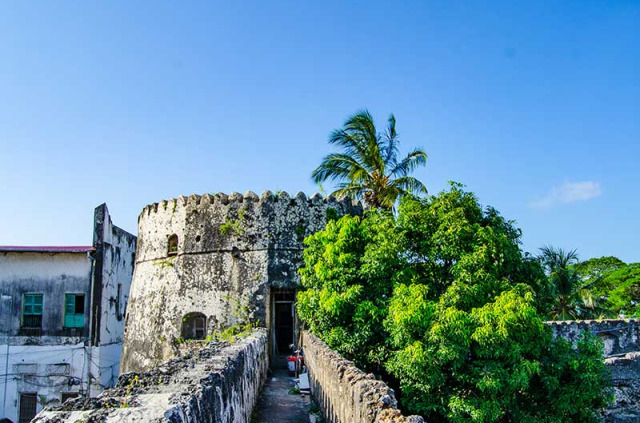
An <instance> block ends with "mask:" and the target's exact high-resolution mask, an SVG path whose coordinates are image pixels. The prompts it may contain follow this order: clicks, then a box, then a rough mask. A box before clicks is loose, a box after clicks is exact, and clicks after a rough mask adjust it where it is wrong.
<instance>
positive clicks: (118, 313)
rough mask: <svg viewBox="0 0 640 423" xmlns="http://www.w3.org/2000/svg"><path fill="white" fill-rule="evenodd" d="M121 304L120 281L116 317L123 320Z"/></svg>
mask: <svg viewBox="0 0 640 423" xmlns="http://www.w3.org/2000/svg"><path fill="white" fill-rule="evenodd" d="M121 304H122V284H121V283H119V284H118V292H117V294H116V319H118V321H120V320H122V312H121Z"/></svg>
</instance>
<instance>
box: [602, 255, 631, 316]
mask: <svg viewBox="0 0 640 423" xmlns="http://www.w3.org/2000/svg"><path fill="white" fill-rule="evenodd" d="M602 285H604V286H610V287H613V288H612V290H611V292H610V293H609V295H608V298H607V303H606V306H607V308H609V309H610V310H611V311H613V312H614V313H615V314H618V315H623V316H625V317H635V318H638V317H640V263H632V264H629V265H626V266H623V267H621V268H619V269H617V270H614V271H612V272H609V273H608V274H606V275H605V276H604V277H603V281H602Z"/></svg>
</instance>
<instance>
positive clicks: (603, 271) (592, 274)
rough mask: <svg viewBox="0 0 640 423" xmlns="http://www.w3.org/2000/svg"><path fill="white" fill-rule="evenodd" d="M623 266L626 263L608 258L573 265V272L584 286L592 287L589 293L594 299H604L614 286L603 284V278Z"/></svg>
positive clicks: (615, 258)
mask: <svg viewBox="0 0 640 423" xmlns="http://www.w3.org/2000/svg"><path fill="white" fill-rule="evenodd" d="M624 266H626V263H625V262H623V261H622V260H620V259H619V258H617V257H613V256H608V257H599V258H591V259H589V260H585V261H582V262H580V263H578V264H576V265H575V270H576V272H577V274H578V276H579V277H580V279H582V282H583V283H584V284H587V285H591V286H592V288H591V291H592V293H593V295H594V296H595V297H597V298H605V299H606V297H608V296H609V292H610V291H611V290H612V289H613V288H614V286H612V285H609V284H608V283H605V277H606V276H607V275H608V274H609V273H611V272H613V271H615V270H618V269H620V268H622V267H624ZM609 281H613V280H609Z"/></svg>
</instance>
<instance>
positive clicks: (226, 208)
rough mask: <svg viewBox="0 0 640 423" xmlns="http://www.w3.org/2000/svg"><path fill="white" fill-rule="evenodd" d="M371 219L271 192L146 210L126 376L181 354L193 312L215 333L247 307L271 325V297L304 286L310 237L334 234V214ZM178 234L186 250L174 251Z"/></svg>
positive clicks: (343, 206) (348, 206) (328, 202)
mask: <svg viewBox="0 0 640 423" xmlns="http://www.w3.org/2000/svg"><path fill="white" fill-rule="evenodd" d="M361 212H362V209H361V206H360V205H359V204H353V203H352V202H351V200H345V201H337V200H335V199H334V198H332V197H331V198H325V199H323V198H322V197H321V196H320V195H318V194H316V195H314V196H312V197H311V198H307V197H306V196H305V195H304V194H303V193H299V194H298V195H296V196H295V197H291V196H289V194H287V193H285V192H283V193H279V194H277V195H275V194H273V193H271V192H269V191H267V192H265V193H263V194H262V196H261V197H258V196H257V195H256V194H254V193H252V192H247V193H246V194H244V195H242V194H239V193H231V195H229V196H227V195H225V194H216V195H208V194H207V195H203V196H195V195H192V196H190V197H188V198H185V197H180V198H177V199H171V200H169V201H162V202H160V203H155V204H152V205H150V206H147V207H145V208H144V210H143V211H142V213H141V215H140V217H139V224H138V246H137V252H136V267H135V270H134V275H133V283H132V288H131V293H130V297H129V304H128V309H127V317H126V319H127V321H126V330H125V342H124V349H123V356H122V362H121V371H123V372H128V371H139V370H143V369H146V368H149V367H150V366H153V365H155V364H157V363H159V362H160V361H163V360H166V359H168V358H170V357H173V356H175V355H176V354H177V351H178V349H177V344H179V343H180V342H181V327H182V321H183V318H184V316H186V315H187V314H189V313H202V314H204V315H205V316H206V332H207V334H211V333H213V332H214V331H216V330H222V329H224V328H226V327H229V326H231V325H233V324H236V323H237V322H238V320H239V313H238V312H237V310H236V309H237V304H238V302H240V303H242V304H244V305H247V306H248V312H249V315H250V317H251V318H252V319H253V321H258V322H259V324H260V325H261V326H270V322H271V314H270V301H271V299H270V298H271V292H272V291H273V290H276V289H282V288H289V289H291V288H294V289H295V288H296V287H297V286H298V283H299V276H298V274H297V269H298V268H299V267H300V265H301V263H302V250H303V247H304V245H303V243H302V241H303V239H304V237H305V236H307V235H310V234H312V233H314V232H316V231H318V230H321V229H324V227H325V224H326V221H327V215H329V216H340V215H344V214H347V213H349V214H359V213H361ZM172 235H175V236H177V238H178V243H177V250H176V251H169V237H170V236H172ZM174 253H175V254H174Z"/></svg>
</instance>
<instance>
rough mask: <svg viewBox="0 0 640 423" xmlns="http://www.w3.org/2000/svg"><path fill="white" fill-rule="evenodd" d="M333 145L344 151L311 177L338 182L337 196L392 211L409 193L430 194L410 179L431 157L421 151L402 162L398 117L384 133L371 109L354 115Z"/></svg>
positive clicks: (333, 135) (391, 118) (333, 136)
mask: <svg viewBox="0 0 640 423" xmlns="http://www.w3.org/2000/svg"><path fill="white" fill-rule="evenodd" d="M329 144H333V145H336V146H338V147H340V148H341V149H342V152H340V153H332V154H329V155H328V156H326V157H325V158H324V159H323V160H322V163H321V164H320V166H318V167H317V168H316V169H315V170H314V171H313V173H312V174H311V177H312V179H313V180H314V182H316V183H318V184H320V183H322V182H325V181H327V180H331V181H335V182H338V184H337V189H336V190H335V191H334V192H333V193H332V194H333V195H335V196H337V197H339V198H344V197H350V198H354V199H362V200H364V202H365V204H366V205H367V206H369V207H380V208H385V209H391V208H392V207H393V205H394V204H395V203H396V201H397V200H398V199H399V198H400V197H402V196H403V195H406V194H416V195H418V194H426V193H427V188H426V187H425V186H424V185H423V184H422V182H420V181H419V180H417V179H416V178H413V177H411V176H409V174H410V173H411V172H413V171H414V170H415V169H416V168H417V167H418V166H424V165H425V164H426V161H427V154H426V153H425V152H424V151H423V150H422V149H419V148H416V149H414V150H413V151H411V152H410V153H409V154H408V155H407V156H406V157H405V158H403V159H402V160H398V144H399V140H398V133H397V132H396V118H395V117H394V116H393V114H392V115H390V116H389V121H388V125H387V128H386V130H385V132H384V133H382V134H380V133H378V132H377V130H376V127H375V124H374V122H373V117H372V116H371V114H370V113H369V112H368V111H367V110H363V111H360V112H358V113H356V114H355V115H353V116H351V117H350V118H349V119H347V121H346V122H345V123H344V126H343V127H342V128H341V129H336V130H334V131H333V132H332V133H331V135H330V136H329Z"/></svg>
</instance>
